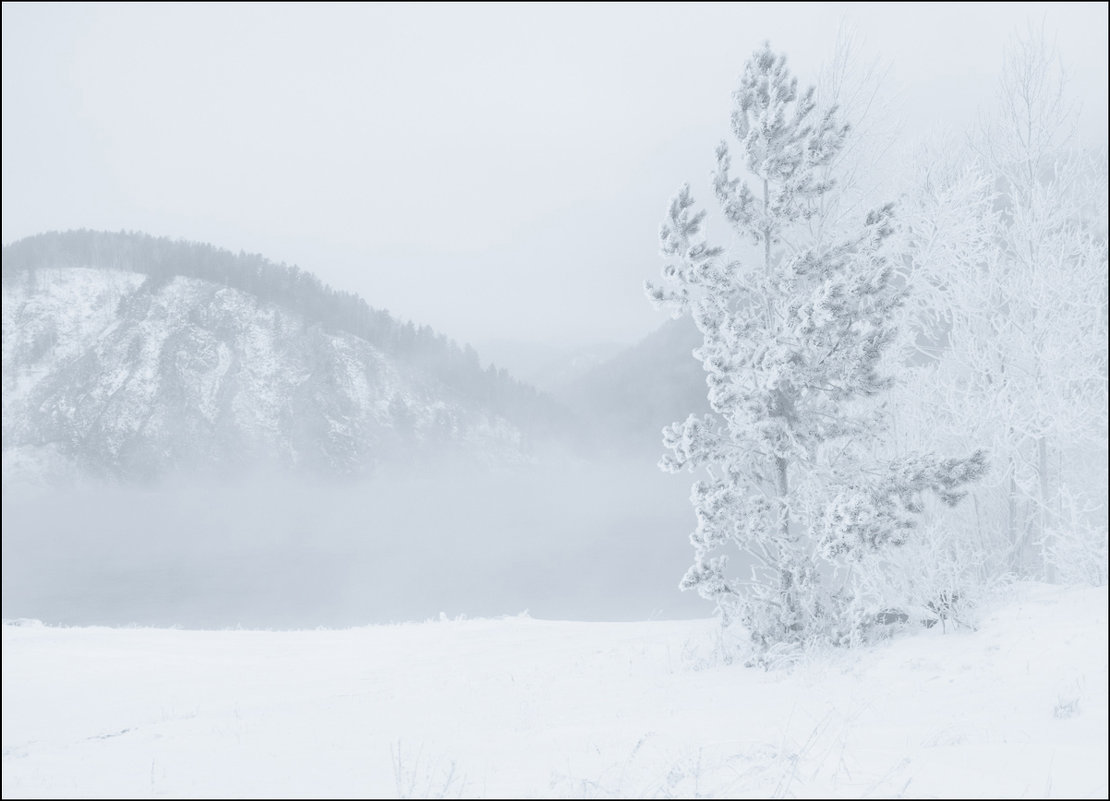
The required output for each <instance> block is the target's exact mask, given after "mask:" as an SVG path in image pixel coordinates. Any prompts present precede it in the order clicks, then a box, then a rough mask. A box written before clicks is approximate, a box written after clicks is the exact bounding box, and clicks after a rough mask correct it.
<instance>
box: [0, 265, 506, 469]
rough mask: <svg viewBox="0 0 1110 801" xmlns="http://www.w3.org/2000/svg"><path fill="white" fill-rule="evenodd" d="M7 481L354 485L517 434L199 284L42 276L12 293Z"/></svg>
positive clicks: (342, 346) (14, 281)
mask: <svg viewBox="0 0 1110 801" xmlns="http://www.w3.org/2000/svg"><path fill="white" fill-rule="evenodd" d="M3 401H4V403H3V468H4V481H5V483H6V484H7V483H9V482H10V481H13V480H27V479H31V480H39V479H43V478H56V477H58V476H59V475H64V474H72V475H94V476H98V477H112V478H121V479H139V480H143V479H148V478H153V477H156V476H159V475H163V474H166V473H168V472H170V471H181V470H184V471H188V470H195V469H200V470H211V469H214V468H216V469H232V470H233V469H237V468H240V467H248V466H251V467H257V466H264V467H266V468H268V469H279V470H280V469H295V470H307V471H313V472H321V473H324V474H329V475H336V474H339V475H351V474H358V473H364V472H367V471H370V470H373V469H374V468H375V467H378V466H380V465H382V464H383V463H389V462H392V461H396V460H403V459H409V458H412V457H413V456H414V455H415V454H417V453H420V452H427V451H430V450H433V449H437V448H439V447H451V448H454V449H456V450H457V449H460V448H461V449H463V450H465V451H472V452H474V453H481V454H482V455H483V456H484V457H485V458H494V459H501V458H510V459H511V458H514V457H515V456H516V455H517V454H519V443H520V433H519V432H518V431H517V430H516V429H515V428H514V427H513V426H512V425H511V424H509V423H508V422H506V421H505V420H504V419H502V418H500V417H498V416H496V415H494V414H492V413H490V412H488V411H487V410H483V409H480V408H476V407H475V406H474V405H473V404H472V403H471V404H468V403H467V402H465V401H464V400H463V399H461V398H459V397H458V396H457V394H456V393H453V392H452V391H451V390H450V389H448V388H447V387H445V386H443V385H442V383H441V382H439V381H437V380H436V379H435V378H434V377H432V376H430V375H428V374H426V373H423V372H421V371H419V370H416V369H412V368H409V367H408V366H407V365H405V364H402V363H399V362H398V361H397V360H395V359H394V358H391V357H390V356H388V355H386V354H384V353H382V352H381V351H380V350H378V349H377V348H375V347H374V346H372V345H371V344H369V343H368V342H366V341H365V340H362V339H360V338H358V337H356V336H353V335H350V334H346V333H339V332H330V331H327V330H325V329H324V328H323V327H322V326H320V325H317V324H310V323H307V322H305V320H304V319H303V318H302V317H300V316H299V315H297V314H295V313H293V312H290V311H288V310H286V309H283V308H280V307H278V306H275V305H273V304H270V303H267V302H264V301H261V300H259V299H257V298H255V297H254V296H252V295H249V294H247V293H244V292H241V291H239V290H236V289H231V288H227V287H223V286H219V285H217V284H213V283H209V282H206V281H201V280H198V279H194V278H184V277H177V278H173V279H171V280H168V281H162V282H159V281H154V280H152V279H147V278H146V277H145V276H142V275H139V274H136V273H133V272H121V271H114V270H101V269H88V268H69V267H67V268H59V269H40V270H34V271H26V272H19V273H16V274H14V275H9V276H5V280H4V287H3Z"/></svg>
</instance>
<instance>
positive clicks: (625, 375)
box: [555, 318, 709, 454]
mask: <svg viewBox="0 0 1110 801" xmlns="http://www.w3.org/2000/svg"><path fill="white" fill-rule="evenodd" d="M701 341H702V339H701V335H700V333H699V332H698V330H697V328H696V327H695V326H694V324H693V322H692V321H691V320H689V319H687V318H683V319H681V320H671V321H669V322H667V323H665V324H664V325H663V326H661V327H660V328H659V329H657V330H656V331H655V332H653V333H652V334H649V335H648V336H647V337H645V338H644V339H643V340H641V341H640V342H638V343H637V344H635V345H633V346H632V347H630V348H627V349H625V350H624V351H622V352H621V353H619V354H617V355H616V356H614V357H613V358H611V359H609V360H608V361H605V362H603V363H601V364H599V365H598V366H596V367H594V368H593V369H591V370H589V371H588V372H586V373H585V374H583V375H582V376H580V377H579V378H578V379H576V380H575V381H573V382H571V383H570V384H568V385H566V386H564V387H563V388H562V389H561V390H559V391H558V392H556V393H555V394H556V397H557V398H558V399H559V400H561V401H562V402H563V403H565V404H566V405H567V406H569V407H570V408H571V409H573V410H574V411H575V412H576V413H577V414H578V415H579V416H580V417H581V418H582V419H586V420H589V421H591V425H592V426H593V431H592V438H593V439H594V440H595V441H596V442H599V443H605V444H606V445H607V446H608V447H609V448H611V449H619V450H627V451H630V452H632V453H636V454H640V453H644V454H647V453H653V452H655V451H658V452H660V453H662V447H663V446H662V444H661V432H662V429H663V427H664V426H666V425H669V424H671V423H673V422H675V421H678V420H685V419H686V417H687V416H688V415H690V414H691V413H698V414H700V413H702V412H706V411H709V405H708V401H707V400H706V384H705V373H704V371H703V370H702V366H701V363H700V362H699V361H697V360H696V359H695V358H694V357H693V355H692V354H693V350H694V348H696V347H698V346H699V345H701Z"/></svg>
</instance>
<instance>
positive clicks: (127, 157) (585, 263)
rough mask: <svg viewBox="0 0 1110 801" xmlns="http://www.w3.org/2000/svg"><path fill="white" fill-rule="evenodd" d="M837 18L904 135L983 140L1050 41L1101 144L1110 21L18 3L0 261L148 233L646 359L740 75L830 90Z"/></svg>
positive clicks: (11, 38)
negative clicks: (678, 199)
mask: <svg viewBox="0 0 1110 801" xmlns="http://www.w3.org/2000/svg"><path fill="white" fill-rule="evenodd" d="M845 24H846V25H848V26H851V27H852V28H853V29H854V31H855V36H856V39H857V41H860V42H862V44H863V51H862V52H863V55H864V56H865V57H867V58H869V59H874V58H878V59H881V60H883V61H884V62H886V63H889V66H890V71H889V74H888V77H887V86H888V89H891V90H893V91H891V94H896V95H897V98H898V106H897V113H898V114H900V115H901V119H902V125H903V130H904V131H906V132H907V136H910V137H912V136H918V135H922V134H924V133H926V132H928V131H931V130H933V129H934V128H936V127H937V126H943V127H945V128H948V129H950V130H960V129H962V128H966V127H967V126H969V125H970V124H972V123H973V122H974V120H975V116H976V114H977V113H979V110H980V109H983V108H985V107H986V106H987V105H989V103H990V101H991V98H992V97H993V95H994V92H995V87H996V82H997V77H998V73H999V70H1000V67H1001V64H1002V59H1003V52H1004V50H1005V47H1006V44H1007V43H1008V42H1009V41H1011V40H1012V39H1013V37H1014V36H1015V35H1017V34H1020V33H1022V32H1024V31H1025V30H1027V28H1028V26H1029V25H1030V24H1033V25H1036V26H1041V25H1043V27H1044V30H1045V32H1046V34H1047V36H1048V38H1050V39H1054V40H1055V41H1056V43H1057V45H1058V47H1059V49H1060V51H1061V54H1062V57H1063V60H1064V63H1065V65H1066V66H1067V67H1068V68H1069V70H1070V72H1071V75H1072V84H1071V85H1072V89H1073V90H1074V92H1075V94H1076V96H1077V97H1080V98H1081V99H1082V101H1083V104H1084V105H1083V115H1084V124H1085V131H1086V133H1087V135H1088V136H1089V137H1090V138H1092V139H1094V140H1099V139H1101V140H1102V141H1105V139H1106V117H1107V108H1106V102H1107V101H1106V98H1107V6H1106V4H1104V3H1087V4H1064V3H1051V4H1046V3H1030V4H1018V3H1013V4H1004V3H991V4H982V5H980V4H973V3H958V4H950V5H949V4H932V3H929V4H924V3H922V4H913V3H896V4H889V5H886V4H883V5H879V6H874V5H869V4H855V3H820V4H797V3H787V4H763V3H732V4H710V5H705V6H696V5H692V4H685V3H684V4H681V5H670V4H662V5H660V4H652V5H643V6H640V5H635V4H629V3H622V4H618V5H611V6H599V5H595V4H589V5H563V4H559V5H551V6H534V5H520V6H507V5H504V4H495V5H489V6H482V5H473V6H471V5H465V6H464V5H446V6H440V5H402V6H389V5H378V4H374V5H346V4H344V5H334V6H329V5H325V4H321V3H314V4H312V5H290V4H276V5H266V4H261V3H259V4H254V3H252V4H247V5H225V4H195V5H164V4H157V5H149V6H142V5H135V4H127V5H46V4H38V3H35V4H22V3H4V4H3V241H4V243H5V244H6V243H9V242H12V241H14V240H16V239H19V238H21V237H24V236H27V235H30V234H34V233H38V232H41V231H44V230H51V229H66V228H97V229H112V230H119V229H129V230H140V231H144V232H147V233H151V234H156V235H165V236H171V237H175V238H177V237H183V238H187V239H192V240H200V241H205V242H211V243H212V244H215V245H218V246H221V247H226V248H230V249H232V250H236V251H238V250H247V251H250V252H258V253H262V254H263V255H265V256H267V257H268V258H270V259H273V260H275V261H284V262H289V263H296V264H299V265H300V266H301V267H303V268H305V269H308V270H311V271H312V272H315V273H316V274H317V275H319V276H320V277H321V278H322V279H323V280H325V281H327V282H329V283H331V284H333V285H334V286H336V287H338V288H341V289H347V290H354V291H357V292H359V293H360V294H362V295H363V296H364V297H365V298H366V299H367V301H368V302H369V303H370V304H371V305H372V306H377V307H382V308H388V309H389V310H390V311H392V312H394V313H396V314H398V315H400V316H402V317H406V318H410V319H414V320H415V321H417V322H418V323H427V324H431V325H432V326H434V327H436V328H437V329H439V330H441V331H443V332H444V333H447V334H448V335H450V336H452V337H455V338H457V339H460V340H463V341H470V342H474V343H476V344H478V345H479V346H481V345H482V344H484V343H489V342H492V341H496V340H516V341H523V342H547V343H565V344H568V345H578V344H586V343H590V342H595V341H608V340H618V341H626V342H631V341H634V340H636V339H638V338H639V337H641V336H643V335H644V334H646V333H647V332H648V331H650V330H651V329H653V328H654V327H656V326H658V325H659V324H660V323H661V322H662V320H663V317H662V316H661V315H660V313H659V312H656V311H655V310H653V309H652V308H651V307H650V305H649V304H648V302H647V301H646V300H645V299H644V296H643V293H642V290H641V284H642V282H643V280H644V279H645V278H651V277H654V276H655V275H657V273H658V270H659V267H660V260H659V258H658V255H657V232H658V226H659V222H660V221H661V219H662V214H663V211H664V208H665V206H666V204H667V201H668V199H669V198H670V196H671V195H672V194H673V192H674V191H675V190H676V189H677V188H678V186H679V185H680V184H681V183H682V182H683V181H687V180H689V181H691V183H692V184H693V185H694V187H695V190H697V189H698V188H699V187H701V186H707V185H708V183H707V181H706V179H705V176H706V175H707V174H708V171H709V169H710V167H711V164H712V154H713V147H714V145H715V143H716V141H717V140H718V139H720V138H721V137H722V136H724V135H725V133H726V131H727V122H728V116H729V98H730V93H731V91H732V89H733V88H734V84H735V82H736V79H737V77H738V75H739V73H740V70H741V68H742V66H743V63H744V61H745V59H746V58H747V57H748V56H749V55H750V54H751V52H752V51H753V50H754V49H755V48H756V47H758V46H759V45H760V43H761V42H762V41H763V40H765V39H767V40H770V42H771V44H772V46H773V47H774V48H775V49H776V50H780V51H783V52H785V53H786V54H787V55H788V57H789V59H790V64H791V66H792V68H793V69H794V70H795V72H796V74H798V75H799V76H800V78H801V80H802V81H803V82H811V81H812V80H813V79H815V78H816V74H817V70H818V69H819V67H820V66H821V64H822V63H823V62H825V61H826V60H827V59H828V58H829V57H830V56H831V54H832V49H833V45H834V42H835V40H836V34H837V30H838V28H839V27H840V26H841V25H845ZM702 199H703V200H709V198H708V197H706V196H705V194H704V193H702Z"/></svg>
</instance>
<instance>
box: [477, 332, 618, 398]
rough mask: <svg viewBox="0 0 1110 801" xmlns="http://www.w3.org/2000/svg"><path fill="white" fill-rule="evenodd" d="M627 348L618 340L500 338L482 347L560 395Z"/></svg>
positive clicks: (534, 383) (496, 359)
mask: <svg viewBox="0 0 1110 801" xmlns="http://www.w3.org/2000/svg"><path fill="white" fill-rule="evenodd" d="M627 347H628V346H627V345H625V344H621V343H618V342H596V343H593V344H590V345H579V346H562V345H552V344H549V343H542V342H519V341H515V340H506V339H499V340H492V341H488V342H483V343H481V345H480V346H479V350H481V352H482V354H483V355H484V356H486V357H487V358H490V359H492V360H493V361H494V362H496V363H497V364H499V365H501V366H503V367H505V368H506V369H507V370H508V371H509V372H510V373H512V374H513V376H515V377H516V378H518V379H519V380H521V381H524V382H526V383H528V384H531V385H532V386H534V387H536V388H538V389H540V390H542V391H544V392H550V393H552V394H558V393H559V392H561V391H562V390H563V389H565V388H567V387H569V386H571V385H572V384H574V383H575V382H576V381H577V380H578V379H580V378H581V377H582V376H584V375H585V374H586V373H588V372H590V370H592V369H594V368H595V367H597V366H598V365H600V364H604V363H605V362H607V361H608V360H609V359H612V358H613V357H614V356H616V355H617V354H618V353H620V352H621V351H623V350H625V349H626V348H627Z"/></svg>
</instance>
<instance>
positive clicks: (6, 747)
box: [3, 585, 1107, 798]
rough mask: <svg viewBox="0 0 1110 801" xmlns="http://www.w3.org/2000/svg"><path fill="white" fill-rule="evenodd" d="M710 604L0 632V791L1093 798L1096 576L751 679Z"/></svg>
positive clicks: (1098, 692) (1099, 775)
mask: <svg viewBox="0 0 1110 801" xmlns="http://www.w3.org/2000/svg"><path fill="white" fill-rule="evenodd" d="M713 631H714V624H713V623H712V622H711V621H670V622H648V623H565V622H552V621H539V620H531V619H528V618H510V619H502V620H473V621H441V622H429V623H424V624H411V625H401V626H383V627H371V628H361V629H351V630H344V631H300V632H263V631H218V632H214V631H173V630H159V629H106V628H72V629H66V628H50V627H44V626H41V625H37V624H34V623H33V622H32V623H28V622H23V623H22V624H19V623H15V624H13V623H8V624H6V625H5V626H4V627H3V653H4V662H3V795H4V797H5V798H17V797H19V798H33V797H40V798H46V797H112V798H151V797H157V796H163V795H164V796H170V797H192V798H203V797H209V798H216V797H218V798H235V797H302V798H343V797H363V798H365V797H402V798H403V797H495V798H518V797H520V798H529V797H550V796H556V797H579V798H583V797H617V796H623V797H638V798H651V797H668V798H669V797H687V798H693V797H717V798H738V797H763V798H770V797H775V798H793V797H816V798H824V797H842V798H863V797H868V798H891V797H925V798H937V797H940V798H1024V797H1063V798H1105V797H1106V793H1107V593H1106V588H1105V587H1102V588H1099V589H1089V588H1073V589H1068V588H1060V587H1049V586H1045V585H1023V586H1019V587H1016V588H1014V592H1013V594H1012V597H1011V598H1010V599H1009V601H1007V602H1006V603H1005V604H998V605H996V606H995V607H993V608H990V609H984V610H982V614H981V617H980V623H979V628H978V630H977V631H970V630H966V629H964V630H956V631H951V630H949V631H948V632H942V631H941V630H940V629H939V628H934V629H921V630H917V631H913V632H908V633H906V634H905V635H903V636H901V637H900V638H897V639H895V640H893V641H887V642H885V643H882V644H880V645H878V646H875V647H873V648H870V649H866V650H861V651H856V652H843V651H842V652H834V653H832V654H824V655H820V656H814V657H811V658H810V659H809V660H808V661H806V662H803V663H800V664H796V665H795V666H794V667H793V668H790V669H782V670H776V671H771V672H766V673H765V672H762V671H759V670H755V669H750V668H744V667H741V666H740V665H738V664H733V665H723V664H720V663H718V662H715V661H713V660H712V659H711V658H709V659H707V658H706V657H707V656H710V655H711V651H712V643H713Z"/></svg>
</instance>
